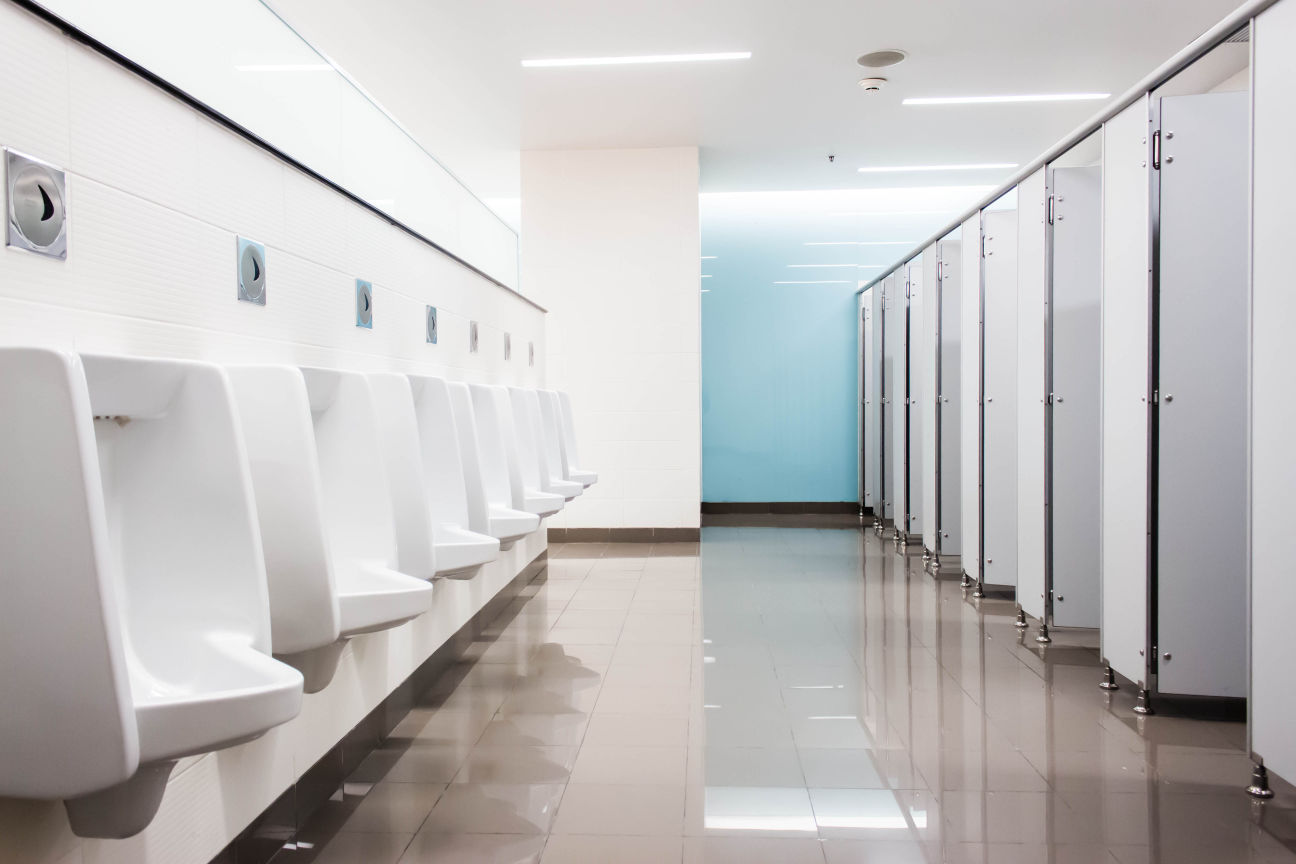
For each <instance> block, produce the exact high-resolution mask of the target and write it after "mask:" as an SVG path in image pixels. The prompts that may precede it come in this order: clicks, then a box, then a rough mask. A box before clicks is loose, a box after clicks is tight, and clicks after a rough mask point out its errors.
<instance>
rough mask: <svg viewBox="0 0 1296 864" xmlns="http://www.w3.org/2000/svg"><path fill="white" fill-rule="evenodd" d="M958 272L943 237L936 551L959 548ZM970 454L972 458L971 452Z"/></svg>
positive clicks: (956, 254) (953, 246)
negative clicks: (938, 489)
mask: <svg viewBox="0 0 1296 864" xmlns="http://www.w3.org/2000/svg"><path fill="white" fill-rule="evenodd" d="M961 273H962V261H961V258H960V250H959V242H958V241H956V240H945V241H942V242H941V244H940V355H939V357H940V360H939V362H940V393H939V398H940V403H939V405H938V408H937V416H938V417H939V418H940V420H939V422H940V471H939V475H940V477H939V482H940V523H939V528H940V538H939V543H940V547H939V548H940V554H941V555H959V554H961V552H962V549H963V541H962V537H963V531H962V523H963V516H962V488H961V487H962V477H963V474H962V471H963V469H962V465H961V463H960V458H959V457H960V453H961V451H962V446H961V445H962V441H961V438H960V436H961V434H962V433H961V432H960V423H961V422H962V421H961V418H960V416H959V403H960V402H961V401H962V399H961V392H962V381H961V379H960V377H959V374H960V370H961V369H962V366H963V344H962V343H963V339H962V335H963V334H962V325H961V321H962V317H961V316H962V314H963V310H962V306H961V305H960V304H961V301H962V295H961V293H960V291H959V277H960V275H961ZM970 458H975V456H972V457H970Z"/></svg>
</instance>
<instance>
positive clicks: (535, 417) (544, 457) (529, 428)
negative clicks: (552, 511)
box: [509, 387, 585, 501]
mask: <svg viewBox="0 0 1296 864" xmlns="http://www.w3.org/2000/svg"><path fill="white" fill-rule="evenodd" d="M509 399H510V400H511V402H512V405H513V422H514V425H515V427H516V428H517V433H518V438H519V440H521V439H522V438H523V436H524V435H525V436H526V437H527V438H528V444H527V446H519V448H518V452H519V454H520V455H521V456H522V459H523V476H524V478H526V479H527V482H528V483H529V482H531V479H530V478H534V481H535V483H536V484H538V488H539V489H540V490H541V491H544V492H550V493H552V494H554V495H561V496H562V497H563V500H565V501H571V500H572V499H573V498H575V497H576V496H578V495H580V494H581V492H584V491H585V487H584V485H582V484H581V483H578V482H576V481H575V480H567V479H564V478H563V476H562V451H561V445H560V444H559V443H558V434H557V429H556V427H555V428H554V429H553V430H552V431H551V430H550V429H549V428H548V427H547V425H546V423H545V417H544V414H543V412H542V411H541V406H540V396H539V394H538V393H537V392H536V391H535V390H528V389H524V388H522V387H510V388H509Z"/></svg>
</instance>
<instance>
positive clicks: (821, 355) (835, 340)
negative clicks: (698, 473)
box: [702, 254, 859, 502]
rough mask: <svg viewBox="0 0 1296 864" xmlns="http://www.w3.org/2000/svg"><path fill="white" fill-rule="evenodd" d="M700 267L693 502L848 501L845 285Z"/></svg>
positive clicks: (850, 313)
mask: <svg viewBox="0 0 1296 864" xmlns="http://www.w3.org/2000/svg"><path fill="white" fill-rule="evenodd" d="M755 257H757V258H759V257H761V256H759V254H758V255H757V256H755ZM702 263H703V268H702V269H703V272H704V273H705V272H714V274H715V275H713V276H712V277H711V278H709V279H703V280H702V287H703V288H704V289H706V293H704V294H702V500H703V501H713V502H714V501H856V500H858V491H857V489H858V464H859V454H858V453H857V452H856V440H857V439H856V429H855V424H856V419H857V418H856V408H855V400H856V398H857V390H856V387H857V383H856V377H857V372H856V362H857V361H856V356H857V354H856V342H857V340H858V325H857V324H856V321H855V316H856V311H855V310H856V308H857V305H856V299H855V285H854V284H853V283H852V284H849V285H804V286H787V285H774V284H771V282H772V280H771V278H770V274H771V272H778V270H774V269H773V268H771V267H770V266H769V262H760V261H758V260H748V261H744V262H743V263H742V264H741V265H739V264H738V262H734V261H732V259H730V260H726V261H724V262H723V264H724V265H725V266H716V267H708V266H706V265H707V264H708V263H710V262H707V261H703V262H702ZM716 263H717V264H720V263H721V262H716ZM780 263H781V262H780ZM779 269H780V270H782V272H783V273H787V272H788V271H787V270H783V269H782V267H780V268H779ZM852 275H853V274H852ZM779 278H781V279H787V278H789V277H788V276H783V275H780V277H779ZM807 278H823V277H807ZM838 278H840V277H838Z"/></svg>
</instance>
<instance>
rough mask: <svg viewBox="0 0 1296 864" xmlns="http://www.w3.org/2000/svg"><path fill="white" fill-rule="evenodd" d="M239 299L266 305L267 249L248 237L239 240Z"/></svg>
mask: <svg viewBox="0 0 1296 864" xmlns="http://www.w3.org/2000/svg"><path fill="white" fill-rule="evenodd" d="M238 299H240V300H242V301H244V302H246V303H255V304H256V305H258V306H264V305H265V304H266V261H265V247H264V246H262V245H261V244H260V243H257V242H256V241H254V240H248V239H247V238H246V237H240V238H238Z"/></svg>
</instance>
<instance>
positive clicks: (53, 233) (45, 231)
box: [5, 150, 67, 259]
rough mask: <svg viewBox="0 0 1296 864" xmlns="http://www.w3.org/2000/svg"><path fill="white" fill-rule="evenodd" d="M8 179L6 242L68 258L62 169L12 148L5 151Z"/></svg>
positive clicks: (18, 246)
mask: <svg viewBox="0 0 1296 864" xmlns="http://www.w3.org/2000/svg"><path fill="white" fill-rule="evenodd" d="M5 164H6V168H7V172H6V176H7V177H8V178H9V190H8V191H9V220H8V221H9V225H8V232H7V235H6V243H7V244H8V245H9V246H13V247H15V248H17V249H25V250H27V251H28V252H36V253H38V254H41V255H48V256H50V257H52V258H59V259H64V258H67V203H66V202H67V197H66V196H67V192H66V189H67V185H66V184H67V180H66V176H65V175H64V173H63V171H61V170H59V169H58V168H55V167H54V166H53V165H47V164H46V163H44V162H41V161H39V160H37V159H32V158H31V157H30V156H24V155H23V154H21V153H18V152H17V151H14V150H6V151H5Z"/></svg>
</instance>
